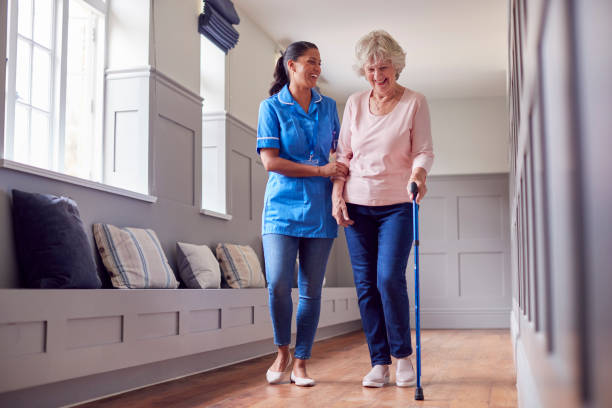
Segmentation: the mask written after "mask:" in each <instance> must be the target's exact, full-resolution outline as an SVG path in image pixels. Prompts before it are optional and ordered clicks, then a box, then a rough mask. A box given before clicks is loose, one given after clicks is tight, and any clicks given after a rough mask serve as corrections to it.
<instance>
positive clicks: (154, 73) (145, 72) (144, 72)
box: [106, 65, 204, 105]
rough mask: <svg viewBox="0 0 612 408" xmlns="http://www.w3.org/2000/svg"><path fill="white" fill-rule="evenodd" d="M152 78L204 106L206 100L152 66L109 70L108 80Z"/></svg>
mask: <svg viewBox="0 0 612 408" xmlns="http://www.w3.org/2000/svg"><path fill="white" fill-rule="evenodd" d="M142 77H144V78H149V77H150V78H152V79H154V80H155V81H157V82H159V83H162V84H164V85H166V86H167V87H169V88H171V89H172V90H174V91H176V92H178V93H179V94H181V95H183V96H184V97H186V98H187V99H188V100H190V101H191V102H194V103H197V104H199V105H202V102H203V101H204V98H202V97H201V96H200V95H199V94H197V93H196V92H193V91H192V90H191V89H189V88H187V87H186V86H184V85H182V84H180V83H178V82H177V81H175V80H174V79H172V78H170V77H169V76H168V75H166V74H164V73H163V72H160V71H158V70H157V69H155V68H153V67H152V66H150V65H145V66H141V67H133V68H124V69H107V70H106V79H126V78H142Z"/></svg>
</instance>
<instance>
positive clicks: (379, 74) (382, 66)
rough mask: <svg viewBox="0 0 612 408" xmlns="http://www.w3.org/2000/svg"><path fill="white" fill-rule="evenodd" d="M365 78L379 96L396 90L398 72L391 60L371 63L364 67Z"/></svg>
mask: <svg viewBox="0 0 612 408" xmlns="http://www.w3.org/2000/svg"><path fill="white" fill-rule="evenodd" d="M363 70H364V72H365V77H366V79H367V80H368V82H369V83H370V85H371V86H372V89H373V90H374V91H375V92H376V93H378V94H382V95H384V94H387V93H390V92H392V91H393V90H394V89H395V85H396V83H397V82H396V77H397V71H396V69H395V67H394V66H393V64H392V63H391V60H383V61H370V62H369V63H367V64H365V66H364V67H363Z"/></svg>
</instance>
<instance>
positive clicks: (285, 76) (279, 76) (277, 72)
mask: <svg viewBox="0 0 612 408" xmlns="http://www.w3.org/2000/svg"><path fill="white" fill-rule="evenodd" d="M312 48H314V49H318V48H317V46H316V45H314V44H313V43H311V42H308V41H297V42H294V43H292V44H291V45H289V46H288V47H287V49H286V50H285V52H283V53H282V55H281V56H280V57H279V58H278V60H277V61H276V66H275V67H274V81H272V86H271V87H270V96H272V95H274V94H275V93H278V92H280V90H281V89H283V86H285V85H286V84H288V83H289V71H288V69H287V62H289V61H290V60H293V61H296V60H297V59H298V58H299V57H301V56H302V55H304V54H305V53H306V51H308V50H309V49H312Z"/></svg>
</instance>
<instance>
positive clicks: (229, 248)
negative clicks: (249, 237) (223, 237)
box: [217, 243, 266, 289]
mask: <svg viewBox="0 0 612 408" xmlns="http://www.w3.org/2000/svg"><path fill="white" fill-rule="evenodd" d="M217 258H218V259H219V264H220V265H221V275H222V277H223V280H224V282H225V283H226V284H227V285H228V286H229V287H230V288H234V289H244V288H263V287H265V286H266V280H265V278H264V275H263V272H262V270H261V265H260V264H259V259H258V258H257V254H255V251H254V250H253V248H251V247H250V246H248V245H236V244H223V243H222V244H219V245H217Z"/></svg>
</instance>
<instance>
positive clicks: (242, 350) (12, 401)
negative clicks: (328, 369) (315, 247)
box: [0, 320, 361, 408]
mask: <svg viewBox="0 0 612 408" xmlns="http://www.w3.org/2000/svg"><path fill="white" fill-rule="evenodd" d="M360 329H361V320H354V321H350V322H345V323H340V324H336V325H333V326H327V327H321V328H319V329H318V330H317V335H316V341H319V340H323V339H327V338H331V337H335V336H339V335H341V334H345V333H350V332H353V331H356V330H360ZM293 343H295V335H293ZM275 350H276V346H275V345H274V344H273V341H272V339H267V340H261V341H257V342H254V343H248V344H243V345H239V346H234V347H228V348H225V349H221V350H213V351H208V352H205V353H200V354H196V355H190V356H186V357H181V358H176V359H172V360H166V361H161V362H158V363H151V364H145V365H141V366H137V367H132V368H126V369H122V370H116V371H112V372H108V373H102V374H95V375H90V376H87V377H81V378H76V379H73V380H67V381H61V382H57V383H52V384H47V385H42V386H38V387H32V388H27V389H23V390H19V391H13V392H7V393H4V394H0V407H11V408H19V407H38V408H44V407H58V406H66V405H71V404H77V403H82V402H85V401H91V400H95V399H99V398H104V397H108V396H111V395H114V394H119V393H123V392H127V391H131V390H135V389H138V388H143V387H147V386H150V385H153V384H158V383H162V382H166V381H171V380H174V379H177V378H181V377H185V376H189V375H193V374H197V373H201V372H204V371H210V370H213V369H216V368H219V367H223V366H227V365H231V364H236V363H238V362H241V361H245V360H250V359H253V358H256V357H260V356H264V355H266V354H270V353H273V352H274V351H275ZM264 374H265V373H262V374H261V378H262V381H264Z"/></svg>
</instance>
